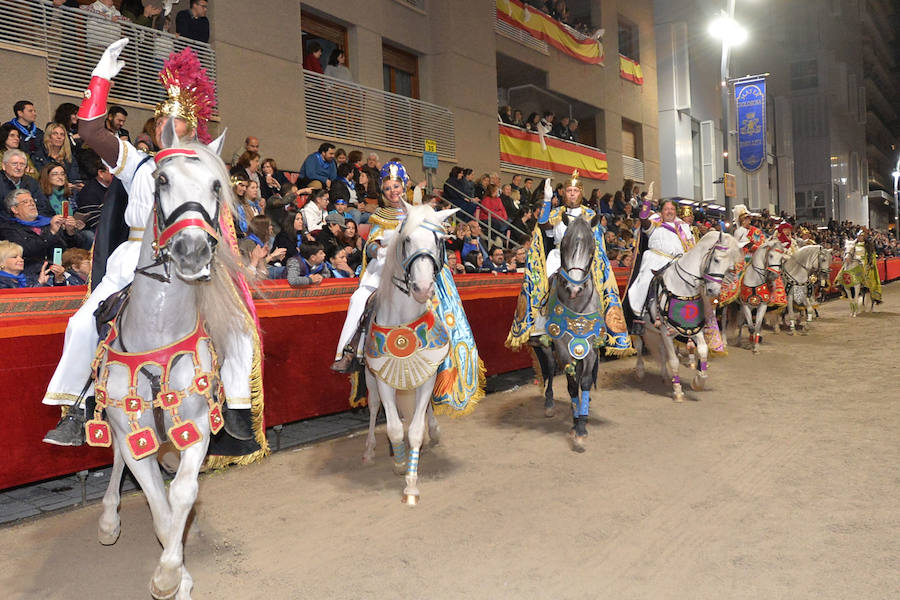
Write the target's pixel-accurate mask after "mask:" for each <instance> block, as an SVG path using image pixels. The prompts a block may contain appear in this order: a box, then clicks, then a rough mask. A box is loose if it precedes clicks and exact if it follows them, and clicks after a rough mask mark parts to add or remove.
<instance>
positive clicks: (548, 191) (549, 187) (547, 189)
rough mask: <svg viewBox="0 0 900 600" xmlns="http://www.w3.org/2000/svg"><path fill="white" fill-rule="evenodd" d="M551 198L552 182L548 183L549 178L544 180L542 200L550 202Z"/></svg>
mask: <svg viewBox="0 0 900 600" xmlns="http://www.w3.org/2000/svg"><path fill="white" fill-rule="evenodd" d="M551 198H553V184H551V183H550V178H549V177H548V178H547V179H545V180H544V202H550V199H551Z"/></svg>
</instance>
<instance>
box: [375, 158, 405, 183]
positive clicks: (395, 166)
mask: <svg viewBox="0 0 900 600" xmlns="http://www.w3.org/2000/svg"><path fill="white" fill-rule="evenodd" d="M386 179H394V180H396V181H402V182H403V185H404V186H406V184H408V183H409V175H407V174H406V167H404V166H403V163H399V162H397V161H390V162H386V163H384V165H383V166H382V167H381V180H382V181H384V180H386Z"/></svg>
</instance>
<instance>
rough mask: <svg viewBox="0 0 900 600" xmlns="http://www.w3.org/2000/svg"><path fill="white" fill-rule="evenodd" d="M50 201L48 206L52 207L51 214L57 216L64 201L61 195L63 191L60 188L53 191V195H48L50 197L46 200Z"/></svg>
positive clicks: (60, 212)
mask: <svg viewBox="0 0 900 600" xmlns="http://www.w3.org/2000/svg"><path fill="white" fill-rule="evenodd" d="M47 199H48V200H49V201H50V206H52V207H53V212H55V213H56V214H58V215H61V214H62V202H63V200H64V199H65V196H64V195H63V189H62V188H60V189H58V190H53V193H52V194H50V197H49V198H47Z"/></svg>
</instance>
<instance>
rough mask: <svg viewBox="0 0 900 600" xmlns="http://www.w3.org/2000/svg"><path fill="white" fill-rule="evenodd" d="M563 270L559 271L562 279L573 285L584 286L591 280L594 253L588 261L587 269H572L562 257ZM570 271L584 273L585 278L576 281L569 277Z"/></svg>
mask: <svg viewBox="0 0 900 600" xmlns="http://www.w3.org/2000/svg"><path fill="white" fill-rule="evenodd" d="M560 262H561V263H562V264H561V267H562V268H561V269H559V270H558V271H557V273H558V274H559V276H560V277H562V278H563V279H565V280H566V281H568V282H569V283H570V284H572V285H584V283H585V282H586V281H587V280H588V279H590V278H591V267H592V266H593V265H594V252H591V257H590V259H589V260H588V264H587V266H586V267H572V268H571V269H570V268H569V267H567V266H566V263H565V261H564V260H563V259H562V257H561V256H560ZM569 271H581V272H582V273H584V277H582V278H581V279H576V278H574V277H572V276H571V275H569Z"/></svg>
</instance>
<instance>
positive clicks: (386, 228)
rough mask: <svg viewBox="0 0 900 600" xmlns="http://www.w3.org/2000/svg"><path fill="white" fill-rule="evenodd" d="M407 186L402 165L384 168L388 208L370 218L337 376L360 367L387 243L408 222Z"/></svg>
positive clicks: (337, 354) (341, 341)
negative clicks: (369, 308) (363, 338)
mask: <svg viewBox="0 0 900 600" xmlns="http://www.w3.org/2000/svg"><path fill="white" fill-rule="evenodd" d="M407 183H409V177H408V176H407V174H406V169H405V168H404V167H403V165H402V164H400V163H399V162H388V163H385V164H384V166H382V167H381V193H382V196H383V198H384V204H385V205H384V206H380V207H378V209H377V210H376V211H375V213H374V214H373V215H372V216H371V217H370V218H369V223H371V224H372V228H371V229H370V231H369V237H368V239H367V240H366V259H367V262H366V264H365V268H364V270H363V273H362V275H361V276H360V279H359V287H358V288H357V289H356V291H355V292H353V295H352V296H350V306H349V307H348V308H347V317H346V319H345V320H344V326H343V328H342V329H341V336H340V338H338V345H337V350H336V351H335V362H334V364H333V365H331V369H332V370H333V371H337V372H338V373H348V372H350V371H352V370H354V368H355V366H356V364H357V356H358V354H359V351H361V349H362V348H361V346H362V344H360V343H359V341H360V338H361V336H362V332H363V330H364V329H365V325H364V322H365V321H366V306H367V305H368V302H369V298H370V297H371V296H372V293H373V292H374V291H375V290H377V289H378V286H379V285H380V284H381V269H382V267H383V265H384V257H385V253H386V251H387V246H388V243H389V242H390V239H391V237H392V236H393V235H394V230H395V229H397V228H398V227H399V226H400V225H401V224H402V223H403V219H405V218H406V205H405V204H404V203H403V201H404V200H405V199H406V185H407ZM417 189H418V188H417ZM414 202H415V199H414Z"/></svg>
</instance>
